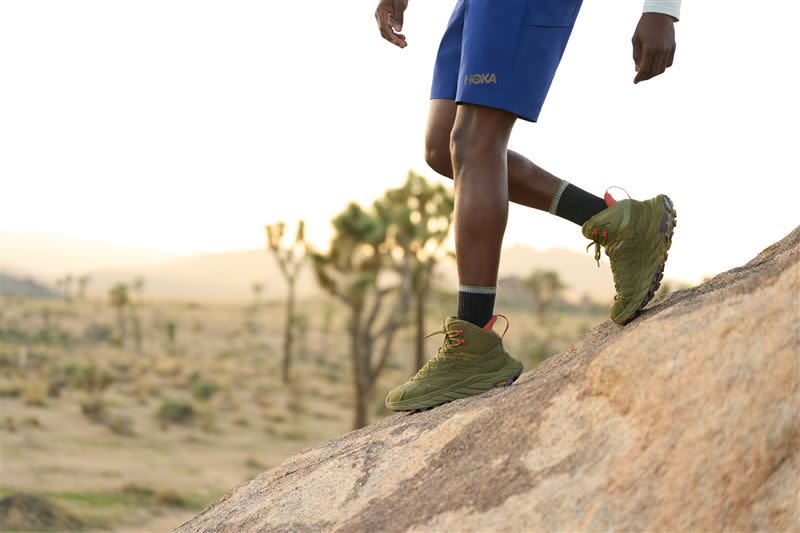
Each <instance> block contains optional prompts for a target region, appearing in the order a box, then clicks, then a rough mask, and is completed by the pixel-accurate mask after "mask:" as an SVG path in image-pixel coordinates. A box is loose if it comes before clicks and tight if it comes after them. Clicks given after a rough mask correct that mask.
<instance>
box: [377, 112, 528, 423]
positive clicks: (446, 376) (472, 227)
mask: <svg viewBox="0 0 800 533" xmlns="http://www.w3.org/2000/svg"><path fill="white" fill-rule="evenodd" d="M515 120H516V115H515V114H514V113H510V112H508V111H502V110H499V109H492V108H488V107H482V106H478V105H472V104H463V105H460V106H458V109H457V110H456V114H455V118H454V125H453V130H452V135H451V136H450V148H449V150H448V153H451V154H452V163H451V165H452V168H453V169H454V170H455V172H454V176H455V179H454V183H455V197H456V201H455V213H454V227H455V237H456V263H457V267H458V278H459V291H458V316H455V317H447V318H446V319H445V320H444V321H443V322H442V330H441V333H442V334H444V336H445V338H444V340H443V341H442V346H441V347H440V348H439V351H438V352H437V354H436V356H435V357H434V358H433V359H431V360H429V361H428V362H427V363H425V365H424V366H423V367H422V368H421V369H420V370H419V371H418V372H417V373H416V374H415V375H414V377H412V378H411V379H410V380H409V381H407V382H406V383H404V384H402V385H400V386H398V387H395V388H394V389H392V390H391V391H389V394H387V396H386V406H387V407H388V408H389V409H392V410H394V411H412V410H416V409H427V408H430V407H433V406H436V405H439V404H442V403H445V402H449V401H452V400H457V399H459V398H466V397H468V396H474V395H476V394H481V393H483V392H485V391H487V390H491V389H493V388H495V387H504V386H506V385H510V384H511V383H513V382H514V381H515V380H516V379H517V378H518V377H519V375H520V374H521V373H522V363H520V362H519V361H517V360H516V359H514V358H513V357H512V356H511V355H510V354H509V353H508V352H506V351H505V349H504V348H503V342H502V337H501V336H500V335H498V334H497V333H495V332H494V330H493V329H492V326H493V325H494V322H495V320H496V318H497V317H496V316H493V315H492V313H493V307H494V293H495V290H496V289H495V287H496V285H497V269H498V266H499V263H500V246H501V244H502V242H503V233H505V229H506V220H507V218H508V175H507V167H506V157H507V155H506V149H507V145H508V138H509V136H510V134H511V128H512V127H513V126H514V121H515Z"/></svg>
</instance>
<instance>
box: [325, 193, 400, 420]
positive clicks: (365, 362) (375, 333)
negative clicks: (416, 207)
mask: <svg viewBox="0 0 800 533" xmlns="http://www.w3.org/2000/svg"><path fill="white" fill-rule="evenodd" d="M384 214H385V211H384V210H380V209H373V210H370V211H365V210H364V209H362V208H361V206H359V205H358V204H355V203H351V204H350V205H349V206H347V208H345V210H344V211H343V212H342V213H340V214H339V215H338V216H337V217H336V218H334V220H333V227H334V230H335V235H334V237H333V240H332V241H331V246H330V251H329V252H327V253H324V254H323V253H319V252H316V251H311V262H312V265H313V266H314V273H315V274H316V277H317V281H318V282H319V284H320V285H321V286H322V288H323V289H325V290H326V291H327V292H329V293H330V294H332V295H333V296H334V297H335V298H337V299H339V300H341V301H342V302H343V303H344V304H345V305H346V306H347V308H348V309H349V311H350V325H349V333H350V356H351V358H352V366H353V385H354V392H355V400H356V401H355V405H356V408H355V419H354V424H353V425H354V427H355V428H360V427H363V426H365V425H366V424H367V405H368V400H369V398H370V397H371V395H372V392H373V390H374V387H375V382H376V381H377V379H378V377H379V375H380V373H381V371H382V370H383V368H384V367H385V365H386V362H387V360H388V359H389V355H390V353H391V348H392V343H393V341H394V338H395V334H396V332H397V330H398V329H399V327H400V326H401V325H402V324H403V323H404V322H405V316H406V310H407V307H408V293H409V289H410V264H409V263H410V261H409V257H408V256H407V255H405V254H404V253H403V251H402V249H399V248H397V247H396V246H395V245H394V244H393V242H392V240H391V238H390V237H389V233H390V232H389V231H388V228H389V225H390V224H389V221H388V220H386V219H385V218H384V216H383V215H384ZM392 271H394V272H395V273H396V272H401V273H402V274H401V276H400V282H399V283H395V284H392V285H387V284H386V281H387V280H386V277H387V276H384V275H382V274H386V273H391V272H392ZM395 277H397V276H395ZM379 279H380V282H379ZM391 296H394V299H392V298H390V297H391ZM387 301H391V302H392V305H391V306H390V308H388V309H385V310H384V309H382V308H383V306H384V304H385V303H386V302H387ZM382 310H383V311H384V312H383V313H382V312H381V311H382Z"/></svg>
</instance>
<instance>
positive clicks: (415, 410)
mask: <svg viewBox="0 0 800 533" xmlns="http://www.w3.org/2000/svg"><path fill="white" fill-rule="evenodd" d="M521 375H522V372H521V371H520V373H519V374H517V375H516V376H514V377H512V378H510V379H511V381H510V382H508V380H507V379H500V380H498V382H497V383H496V384H495V386H494V388H491V389H488V390H480V391H479V392H476V393H475V394H458V395H454V397H453V398H449V399H445V400H443V401H441V402H439V403H437V404H435V405H431V406H429V407H411V408H408V409H402V408H398V407H389V406H388V405H387V407H389V409H391V410H392V411H395V412H398V413H418V412H421V411H429V410H431V409H433V408H434V407H439V406H440V405H445V404H448V403H450V402H454V401H456V400H463V399H464V398H471V397H473V396H480V395H481V394H485V393H487V392H489V391H491V390H494V389H498V388H501V387H509V386H511V385H512V384H513V383H514V382H515V381H517V379H519V377H520V376H521ZM500 382H506V383H504V384H500Z"/></svg>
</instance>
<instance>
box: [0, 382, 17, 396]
mask: <svg viewBox="0 0 800 533" xmlns="http://www.w3.org/2000/svg"><path fill="white" fill-rule="evenodd" d="M20 396H22V387H21V386H20V385H19V384H16V383H14V384H11V385H7V384H6V385H5V386H3V387H0V398H19V397H20Z"/></svg>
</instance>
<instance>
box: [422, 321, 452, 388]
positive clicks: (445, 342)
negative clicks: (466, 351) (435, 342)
mask: <svg viewBox="0 0 800 533" xmlns="http://www.w3.org/2000/svg"><path fill="white" fill-rule="evenodd" d="M442 334H443V335H444V338H443V339H442V344H441V346H439V349H438V350H437V352H436V355H435V356H433V359H430V360H428V362H427V363H425V365H424V366H423V367H422V368H420V369H419V372H417V373H416V375H415V376H414V377H413V378H411V379H412V380H413V379H417V378H420V377H423V376H425V375H427V374H428V373H429V372H430V371H431V370H433V369H434V368H436V367H437V366H439V364H440V363H441V362H442V361H443V360H444V359H445V357H447V356H448V355H456V350H455V348H457V347H458V346H461V345H463V344H464V339H462V338H460V337H461V336H462V335H464V330H463V329H455V328H454V329H449V330H448V329H447V328H445V327H444V324H443V325H442V329H440V330H438V331H434V332H433V333H429V334H427V335H425V338H426V339H427V338H430V337H433V336H434V335H442Z"/></svg>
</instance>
